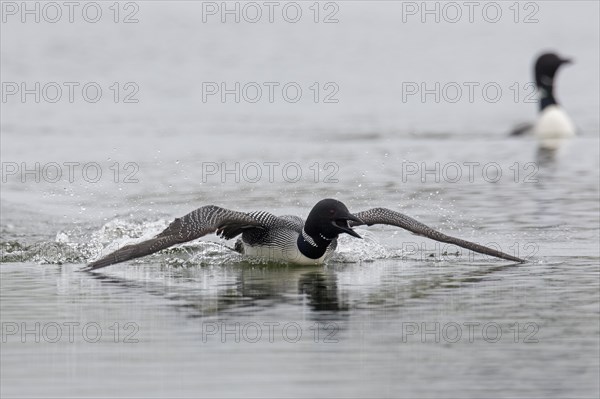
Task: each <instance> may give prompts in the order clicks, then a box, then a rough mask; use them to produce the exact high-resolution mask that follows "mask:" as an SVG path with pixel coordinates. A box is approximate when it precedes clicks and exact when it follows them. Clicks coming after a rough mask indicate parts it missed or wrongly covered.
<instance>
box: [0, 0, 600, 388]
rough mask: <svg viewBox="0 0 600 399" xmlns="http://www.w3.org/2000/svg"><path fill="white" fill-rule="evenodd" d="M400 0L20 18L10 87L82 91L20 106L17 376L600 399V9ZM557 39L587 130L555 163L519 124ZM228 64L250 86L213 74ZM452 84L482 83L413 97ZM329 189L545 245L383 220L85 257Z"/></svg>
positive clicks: (6, 201)
mask: <svg viewBox="0 0 600 399" xmlns="http://www.w3.org/2000/svg"><path fill="white" fill-rule="evenodd" d="M204 3H207V2H204ZM403 3H404V5H403ZM406 3H407V2H383V1H381V2H361V1H357V2H354V1H353V2H337V3H331V4H333V6H328V7H332V8H325V4H324V3H321V4H320V5H319V7H321V8H319V10H320V14H319V23H315V22H314V21H313V18H314V17H315V14H314V9H311V8H310V7H312V6H313V4H312V2H299V3H298V4H299V6H300V7H301V10H302V12H303V14H302V15H303V17H302V19H301V20H300V21H299V22H297V23H290V22H287V21H286V20H285V19H284V18H283V17H281V18H280V19H277V18H278V15H279V14H274V15H275V17H274V18H275V21H274V22H273V23H269V22H268V21H267V22H265V21H264V20H263V21H260V22H259V23H249V22H247V21H245V20H244V18H243V15H241V20H240V23H235V22H233V21H232V20H231V19H229V20H226V22H225V23H221V22H220V17H221V15H220V13H217V14H215V15H212V14H210V13H208V11H210V10H213V9H212V8H210V9H206V8H204V14H203V7H207V4H204V5H203V4H202V3H200V2H198V3H193V2H185V1H177V2H168V3H167V2H164V1H152V2H151V1H141V2H135V3H131V4H135V5H136V6H137V8H135V7H134V6H128V7H133V8H125V3H119V4H120V5H119V6H120V8H119V10H120V14H119V21H121V20H122V18H124V16H125V15H129V14H130V13H132V12H133V11H135V13H134V17H135V18H137V19H138V22H137V23H132V24H125V23H121V22H119V23H115V22H114V20H113V17H114V16H115V15H114V10H113V9H111V8H109V7H110V6H111V4H112V3H104V2H101V3H99V4H100V6H101V7H102V11H103V14H102V15H103V17H102V18H101V20H100V21H99V22H98V23H89V22H86V21H85V20H84V19H82V18H79V16H80V14H77V13H75V17H74V18H75V21H74V22H73V23H69V22H68V21H64V20H62V21H59V22H57V23H55V24H52V23H48V22H45V21H44V19H43V18H42V19H41V21H40V23H35V22H33V21H31V20H29V22H28V21H27V20H26V22H25V23H22V22H21V21H20V19H19V18H18V17H19V14H17V17H13V16H12V15H8V16H7V20H6V22H3V23H2V27H1V29H2V31H1V33H2V43H1V44H2V49H1V57H2V59H1V61H2V63H1V66H2V72H1V75H2V82H4V83H5V82H16V83H17V84H18V86H19V87H20V84H21V83H22V82H26V83H27V84H28V85H29V86H27V87H28V88H31V87H35V82H40V83H41V87H43V86H44V84H47V83H48V82H57V83H59V85H60V86H62V87H63V88H65V87H66V86H65V82H75V83H79V86H77V89H76V90H75V91H74V93H75V94H74V96H75V97H74V99H73V102H70V101H69V100H68V97H66V96H67V91H63V97H61V99H60V100H59V101H57V102H55V103H52V102H50V101H47V100H48V98H49V97H48V96H50V97H51V96H52V94H51V93H50V92H49V91H48V92H46V93H45V94H44V93H41V92H40V93H41V94H40V96H41V99H40V102H39V103H37V102H35V100H34V95H28V96H25V100H24V101H22V99H21V97H20V95H19V94H17V95H14V96H9V97H7V99H6V101H4V100H3V101H2V104H1V106H2V116H1V125H0V127H1V131H2V135H1V144H2V145H1V149H0V152H1V156H2V168H3V169H2V179H3V180H2V192H1V195H2V203H1V208H0V210H1V221H0V232H1V239H0V245H1V248H0V249H1V251H2V264H1V267H0V289H1V292H0V318H1V323H2V342H1V352H0V361H1V384H0V392H1V393H2V396H5V397H49V396H51V397H91V396H95V397H98V396H119V397H133V396H135V397H140V396H148V397H325V396H328V397H482V396H486V397H597V396H598V393H599V390H600V383H599V377H598V375H599V373H600V365H599V363H600V360H599V359H600V345H599V336H600V308H599V306H600V300H599V290H600V280H599V271H600V270H599V268H600V266H599V265H600V246H599V238H600V237H599V229H600V225H599V224H600V198H599V195H600V188H599V186H600V183H599V181H600V161H599V159H600V141H599V115H598V109H599V107H600V105H599V99H598V97H599V92H600V89H599V80H598V79H599V77H598V70H599V65H600V61H599V50H598V49H599V48H600V46H599V42H600V40H599V21H598V15H599V14H598V13H599V5H598V3H597V2H566V1H564V2H563V1H552V2H550V1H542V2H536V3H535V4H536V5H537V6H538V8H539V9H538V11H536V18H537V19H538V22H536V23H528V24H526V23H522V19H523V18H524V16H525V15H528V13H530V12H532V10H533V9H531V10H530V9H524V8H523V9H521V14H519V15H520V16H519V21H520V22H519V23H515V22H514V20H513V17H514V14H513V10H512V9H510V8H509V7H510V6H511V4H512V2H498V3H497V4H499V5H500V7H501V10H502V12H503V14H502V15H503V17H502V19H501V20H500V21H499V22H497V23H490V22H487V21H485V19H483V17H482V18H480V19H478V15H480V14H477V13H476V14H475V17H474V18H476V19H475V21H474V22H473V23H470V22H468V21H464V20H461V21H459V22H457V23H449V22H447V21H445V20H444V19H443V18H442V19H441V20H440V22H439V23H436V22H435V21H431V20H426V21H425V23H423V22H421V20H420V14H417V15H416V16H412V15H408V14H406V12H407V9H406V8H404V9H403V7H406ZM32 4H33V3H32ZM82 4H83V3H82ZM214 4H216V5H217V6H219V4H220V3H210V6H211V7H212V6H213V5H214ZM229 4H230V5H231V7H235V6H234V5H233V4H234V3H229ZM285 4H286V3H281V7H282V8H283V6H284V5H285ZM414 4H417V5H418V4H420V3H414ZM428 4H430V5H431V7H434V4H435V3H434V2H429V3H428ZM484 4H485V3H482V7H483V5H484ZM439 6H440V7H441V5H439ZM32 7H33V6H32ZM240 7H242V5H241V3H240ZM336 7H337V8H336ZM336 10H337V11H336ZM63 11H64V10H63ZM213 11H214V10H213ZM247 11H248V12H250V10H247ZM262 11H263V12H266V10H265V9H263V10H262ZM334 11H335V13H334V14H332V15H333V16H332V18H337V19H338V23H330V24H325V23H321V20H323V18H325V16H326V15H330V13H332V12H334ZM463 11H465V10H463ZM211 12H212V11H211ZM218 12H220V11H218ZM290 12H291V11H290ZM207 13H208V14H207ZM65 15H66V14H65ZM248 15H250V14H248ZM248 15H246V17H248ZM404 17H405V18H406V20H403V18H404ZM63 18H65V17H64V16H63ZM132 18H133V17H132ZM203 18H206V22H203ZM229 18H231V17H229ZM228 21H229V22H228ZM428 21H429V22H428ZM544 49H555V50H556V51H558V52H560V53H561V54H564V55H566V56H571V57H573V58H574V59H575V63H574V64H573V65H570V66H568V67H565V68H564V69H563V70H561V71H560V73H559V76H558V82H557V95H558V98H559V99H560V102H561V104H563V105H564V106H565V108H566V109H567V110H568V112H569V114H570V115H571V116H572V118H573V120H574V121H575V122H576V124H577V125H578V127H579V130H580V134H579V135H578V137H577V138H575V139H574V140H573V141H572V142H571V143H569V144H568V145H566V146H564V148H562V149H561V151H560V152H559V153H558V154H556V155H555V156H554V157H553V158H552V159H547V158H546V157H544V156H542V155H540V154H539V153H538V152H537V147H536V143H535V141H533V140H532V139H530V138H524V139H510V138H507V134H508V132H509V131H510V130H511V128H512V127H513V126H514V125H515V124H517V123H520V122H524V121H531V120H533V118H534V117H535V113H536V111H537V105H536V104H535V103H530V102H528V101H527V100H526V97H527V94H528V93H529V92H528V91H527V90H529V89H528V88H527V86H526V85H527V83H528V82H529V81H531V80H532V77H531V73H530V69H531V64H532V62H533V59H534V57H535V55H536V54H538V53H539V52H540V51H541V50H544ZM90 82H93V83H95V84H96V85H97V86H99V87H101V89H102V96H101V98H100V99H99V100H98V101H97V102H95V103H93V102H89V101H87V100H86V99H84V98H83V97H82V96H81V91H79V87H83V86H84V85H85V84H87V83H90ZM115 82H116V83H117V86H115V87H118V88H119V90H120V91H119V92H118V94H116V90H115V88H114V87H113V86H112V85H113V84H114V83H115ZM223 82H225V83H226V88H229V89H231V88H235V87H236V86H235V84H236V82H238V83H240V92H239V95H240V101H239V102H236V101H235V95H236V94H235V93H234V94H230V95H226V96H225V101H222V99H221V95H220V93H218V94H215V95H211V96H209V95H208V94H207V93H208V92H207V90H210V89H211V88H213V89H214V87H215V86H214V85H213V84H216V87H217V88H219V90H220V89H221V83H223ZM436 82H437V83H439V84H440V88H443V87H444V85H448V84H451V85H450V86H446V87H447V88H448V90H450V89H452V88H454V89H455V88H456V87H461V88H463V89H464V91H463V94H462V97H460V99H459V100H458V101H456V102H452V101H449V100H451V99H452V98H453V97H452V98H451V95H452V93H451V92H450V91H448V92H445V93H444V92H442V91H440V92H439V95H440V101H439V102H436V100H435V94H433V95H431V94H430V95H426V96H425V97H424V98H422V97H421V94H420V93H417V94H414V95H409V94H408V93H409V92H407V90H409V89H411V88H412V89H414V88H415V87H417V88H419V90H420V89H421V88H422V86H421V84H425V88H432V87H433V88H435V87H436V86H435V85H436ZM469 82H471V83H469ZM473 82H474V83H473ZM515 82H516V83H517V86H513V85H514V84H515ZM128 83H130V84H132V85H130V86H127V87H126V84H128ZM249 83H251V84H250V85H249V86H247V85H248V84H249ZM269 84H271V85H272V87H274V88H276V89H275V90H274V92H273V93H274V94H273V95H274V98H273V101H272V102H271V101H269V99H268V95H267V94H268V90H267V89H268V87H269ZM286 84H291V87H294V88H296V87H300V88H301V90H302V95H301V97H300V98H299V99H298V101H297V102H292V101H290V100H289V97H287V98H286V97H285V95H286V94H282V92H281V91H280V88H281V87H283V86H284V85H286ZM315 84H316V86H314V85H315ZM328 84H329V85H328ZM468 84H476V85H477V86H474V87H477V90H475V91H474V94H473V95H474V97H473V101H470V100H469V98H468V96H467V91H466V87H468ZM486 84H488V85H490V87H500V88H501V91H502V93H501V95H500V97H499V98H498V100H497V101H491V100H490V98H491V97H486V95H488V94H482V92H481V91H480V90H479V89H480V88H482V87H483V86H485V85H486ZM245 85H246V87H247V90H248V91H246V92H243V91H242V90H243V87H244V86H245ZM327 85H328V86H327ZM415 85H416V86H415ZM257 86H258V87H260V88H262V90H263V97H261V98H260V100H258V101H256V102H251V101H248V99H249V98H254V97H252V96H253V95H254V94H253V93H254V92H253V91H252V90H256V87H257ZM7 87H8V86H6V85H5V86H4V88H7ZM11 87H12V86H11ZM111 87H113V88H112V89H111ZM511 87H513V88H512V89H511ZM516 87H519V90H520V91H519V92H518V93H517V92H516ZM136 89H137V90H136ZM48 90H50V89H48ZM290 90H291V89H290ZM440 90H441V89H440ZM4 93H6V92H4ZM78 93H79V94H78ZM291 93H292V92H291V91H290V92H289V93H288V94H289V95H290V96H291V95H292V94H291ZM490 93H491V92H490ZM128 94H131V96H132V97H130V98H129V99H130V100H132V99H137V100H139V101H138V102H133V103H131V102H125V97H126V95H128ZM115 95H117V97H116V98H117V101H116V102H115ZM328 95H329V96H330V97H329V100H337V102H326V101H325V97H327V96H328ZM489 95H490V96H491V94H489ZM515 95H517V99H516V101H515V97H514V96H515ZM315 96H317V97H315ZM315 98H317V101H316V102H315ZM28 170H29V172H27V171H28ZM57 173H60V176H58V175H57ZM99 173H100V174H99ZM326 197H333V198H337V199H339V200H341V201H343V202H344V203H345V204H346V205H347V206H348V207H349V209H350V210H351V211H353V212H354V211H361V210H365V209H368V208H370V207H376V206H384V207H387V208H391V209H395V210H398V211H401V212H403V213H406V214H408V215H410V216H412V217H415V218H416V219H418V220H420V221H422V222H423V223H426V224H428V225H431V226H434V227H436V228H438V229H439V230H442V231H444V232H447V233H448V234H450V235H455V236H458V237H461V238H464V239H467V240H471V241H477V242H480V243H483V244H487V245H492V246H496V247H497V248H500V249H502V250H503V251H505V252H509V253H514V254H517V255H518V256H521V257H525V258H526V259H527V260H528V262H527V263H524V264H513V263H511V262H507V261H503V260H499V259H491V258H487V257H484V256H482V255H478V254H472V253H469V252H466V251H459V252H458V253H456V252H457V250H458V249H457V248H455V247H452V246H444V245H439V244H436V243H435V242H433V241H430V240H427V239H424V238H420V237H416V236H413V235H411V234H409V233H408V232H406V231H401V230H399V229H396V228H392V227H386V226H374V227H371V228H358V229H357V231H358V232H359V233H360V234H361V235H363V236H364V239H363V240H356V239H354V238H352V237H349V236H344V237H341V242H340V248H339V250H338V252H337V254H336V255H335V257H334V258H333V259H332V261H330V262H329V263H328V264H326V265H325V266H320V267H317V266H314V267H297V266H290V265H280V264H269V263H257V262H251V261H248V260H246V259H243V258H242V257H240V256H239V255H237V254H235V253H232V252H231V251H230V250H229V249H228V248H227V247H228V246H232V245H233V241H231V242H227V241H223V240H220V239H218V238H217V237H214V236H210V237H206V238H204V239H203V240H200V241H195V242H192V243H188V244H185V245H182V246H180V247H177V248H173V249H169V250H167V251H163V252H161V253H159V254H156V255H152V256H149V257H146V258H143V259H139V260H136V261H132V262H128V263H124V264H119V265H114V266H111V267H109V268H106V269H102V270H101V271H100V272H98V273H86V272H82V271H81V269H82V268H83V266H84V265H85V264H86V263H87V262H88V261H89V260H92V259H95V258H96V257H97V256H99V254H100V253H101V252H103V251H108V250H110V249H111V248H114V247H116V246H119V245H123V244H125V243H128V242H131V241H135V240H138V239H140V238H142V237H150V236H152V235H155V234H157V233H158V232H160V231H161V230H162V229H163V228H164V227H165V226H166V225H167V224H168V223H169V222H170V221H171V220H172V219H173V218H175V217H179V216H182V215H184V214H186V213H187V212H190V211H192V210H193V209H195V208H197V207H199V206H202V205H207V204H216V205H219V206H222V207H226V208H231V209H236V210H240V211H252V210H267V211H270V212H272V213H274V214H295V215H298V216H301V217H306V216H307V214H308V212H309V211H310V208H311V207H312V206H313V205H314V204H315V203H316V202H317V201H318V200H320V199H322V198H326Z"/></svg>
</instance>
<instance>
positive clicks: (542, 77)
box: [534, 53, 572, 87]
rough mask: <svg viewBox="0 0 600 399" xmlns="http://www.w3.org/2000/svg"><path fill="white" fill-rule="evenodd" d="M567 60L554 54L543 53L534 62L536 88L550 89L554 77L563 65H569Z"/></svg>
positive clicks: (569, 61)
mask: <svg viewBox="0 0 600 399" xmlns="http://www.w3.org/2000/svg"><path fill="white" fill-rule="evenodd" d="M571 62H572V60H570V59H569V58H561V57H559V56H558V55H556V54H554V53H544V54H542V55H540V56H539V57H538V59H537V61H536V62H535V68H534V72H535V83H536V84H537V86H538V87H552V85H553V84H554V75H555V74H556V71H558V68H560V66H561V65H563V64H570V63H571Z"/></svg>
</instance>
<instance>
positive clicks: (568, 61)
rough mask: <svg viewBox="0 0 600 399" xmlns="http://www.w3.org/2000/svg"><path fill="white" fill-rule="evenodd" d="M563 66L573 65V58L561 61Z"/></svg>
mask: <svg viewBox="0 0 600 399" xmlns="http://www.w3.org/2000/svg"><path fill="white" fill-rule="evenodd" d="M560 63H561V64H572V63H573V60H572V59H571V58H563V59H562V60H560Z"/></svg>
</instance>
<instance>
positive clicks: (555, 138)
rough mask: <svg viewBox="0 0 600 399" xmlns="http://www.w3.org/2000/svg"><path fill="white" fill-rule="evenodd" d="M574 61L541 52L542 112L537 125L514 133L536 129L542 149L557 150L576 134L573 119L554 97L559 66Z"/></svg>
mask: <svg viewBox="0 0 600 399" xmlns="http://www.w3.org/2000/svg"><path fill="white" fill-rule="evenodd" d="M571 62H572V61H571V60H570V59H568V58H561V57H559V56H558V55H556V54H554V53H544V54H542V55H540V56H539V57H538V58H537V60H536V62H535V66H534V74H535V83H536V86H537V88H538V95H539V107H540V108H539V110H540V111H539V115H538V119H537V121H536V122H535V124H534V125H533V126H532V125H525V126H523V127H522V128H518V129H516V130H515V131H514V132H513V135H519V134H521V133H524V132H525V131H527V130H529V129H530V128H533V134H534V136H535V137H536V138H537V139H538V141H539V145H540V147H541V148H542V149H547V150H555V149H557V148H559V147H560V145H561V143H562V142H563V141H564V140H565V139H569V138H571V137H573V136H575V126H574V125H573V122H571V118H569V116H568V115H567V113H566V112H565V111H564V109H563V108H562V107H561V106H560V105H559V104H558V102H557V101H556V97H555V96H554V79H555V75H556V72H557V71H558V69H559V68H560V67H561V66H562V65H565V64H570V63H571Z"/></svg>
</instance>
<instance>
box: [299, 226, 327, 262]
mask: <svg viewBox="0 0 600 399" xmlns="http://www.w3.org/2000/svg"><path fill="white" fill-rule="evenodd" d="M305 235H306V236H307V238H305V237H304V236H305ZM331 241H333V238H331V239H329V238H326V237H324V236H323V235H321V234H316V235H309V234H308V233H306V232H305V231H304V230H302V233H300V235H299V236H298V249H299V250H300V252H301V253H302V255H304V256H306V257H307V258H309V259H319V258H320V257H322V256H323V255H325V251H327V248H328V247H329V245H330V244H331Z"/></svg>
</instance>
